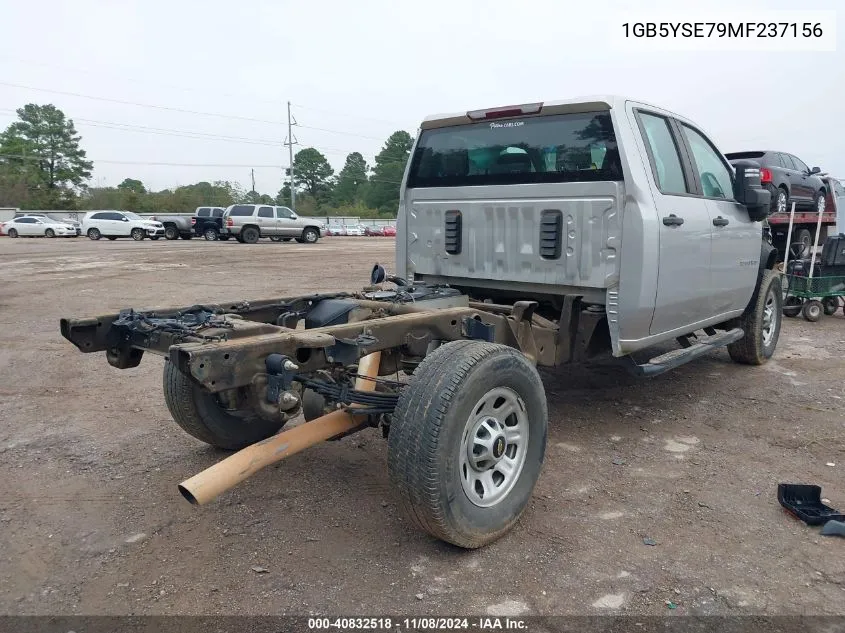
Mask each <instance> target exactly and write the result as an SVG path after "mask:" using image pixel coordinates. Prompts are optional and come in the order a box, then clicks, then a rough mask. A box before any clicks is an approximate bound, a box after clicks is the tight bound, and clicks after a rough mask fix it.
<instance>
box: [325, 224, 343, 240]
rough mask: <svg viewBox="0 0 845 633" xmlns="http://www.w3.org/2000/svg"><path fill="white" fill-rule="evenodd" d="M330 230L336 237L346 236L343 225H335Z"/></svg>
mask: <svg viewBox="0 0 845 633" xmlns="http://www.w3.org/2000/svg"><path fill="white" fill-rule="evenodd" d="M328 230H329V231H331V232H332V235H336V236H338V237H343V236H344V235H346V227H345V226H344V225H343V224H333V225H332V226H330V227H329V228H328Z"/></svg>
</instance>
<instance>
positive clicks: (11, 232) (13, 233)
mask: <svg viewBox="0 0 845 633" xmlns="http://www.w3.org/2000/svg"><path fill="white" fill-rule="evenodd" d="M91 230H92V231H94V230H96V229H91ZM17 236H18V231H17V229H9V237H11V238H12V239H14V238H16V237H17Z"/></svg>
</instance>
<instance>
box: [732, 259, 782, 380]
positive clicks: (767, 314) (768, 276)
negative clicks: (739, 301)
mask: <svg viewBox="0 0 845 633" xmlns="http://www.w3.org/2000/svg"><path fill="white" fill-rule="evenodd" d="M782 316H783V288H782V286H781V278H780V274H779V273H777V272H775V271H774V270H764V271H763V277H762V279H761V280H760V287H759V288H758V289H757V291H756V294H755V296H754V298H753V303H752V305H751V307H750V309H748V310H746V312H745V314H743V315H742V316H741V317H740V318H739V327H740V328H742V331H743V332H745V336H743V337H742V338H741V339H739V340H738V341H737V342H736V343H731V344H730V345H728V354H730V357H731V359H732V360H733V361H735V362H737V363H742V364H744V365H762V364H763V363H765V362H766V361H767V360H769V359H770V358H771V357H772V354H774V353H775V348H776V347H777V344H778V338H779V337H780V327H781V323H782V321H783V319H782Z"/></svg>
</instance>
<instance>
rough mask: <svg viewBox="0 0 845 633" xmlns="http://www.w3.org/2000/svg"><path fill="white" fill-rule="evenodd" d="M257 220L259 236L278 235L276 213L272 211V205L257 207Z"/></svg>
mask: <svg viewBox="0 0 845 633" xmlns="http://www.w3.org/2000/svg"><path fill="white" fill-rule="evenodd" d="M256 221H257V222H258V227H259V230H260V231H261V236H262V237H264V236H266V235H278V234H279V231H278V227H277V225H276V214H275V212H274V211H273V207H260V208H259V209H258V217H257V218H256Z"/></svg>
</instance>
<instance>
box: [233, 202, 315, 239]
mask: <svg viewBox="0 0 845 633" xmlns="http://www.w3.org/2000/svg"><path fill="white" fill-rule="evenodd" d="M220 232H221V235H234V236H235V239H236V240H238V241H239V242H241V243H246V244H255V243H256V242H257V241H258V240H259V239H260V238H262V237H269V238H270V239H272V240H274V241H279V240H283V241H285V242H287V241H290V240H291V239H295V240H296V241H297V242H300V243H303V244H314V243H315V242H316V241H317V240H319V239H320V236H321V231H320V226H319V224H318V223H316V222H315V221H314V220H313V219H311V218H300V217H299V216H298V215H296V213H294V212H293V211H292V210H290V209H288V208H287V207H271V206H270V205H266V204H233V205H232V206H230V207H227V208H226V210H225V211H224V212H223V226H222V227H221V230H220Z"/></svg>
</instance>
